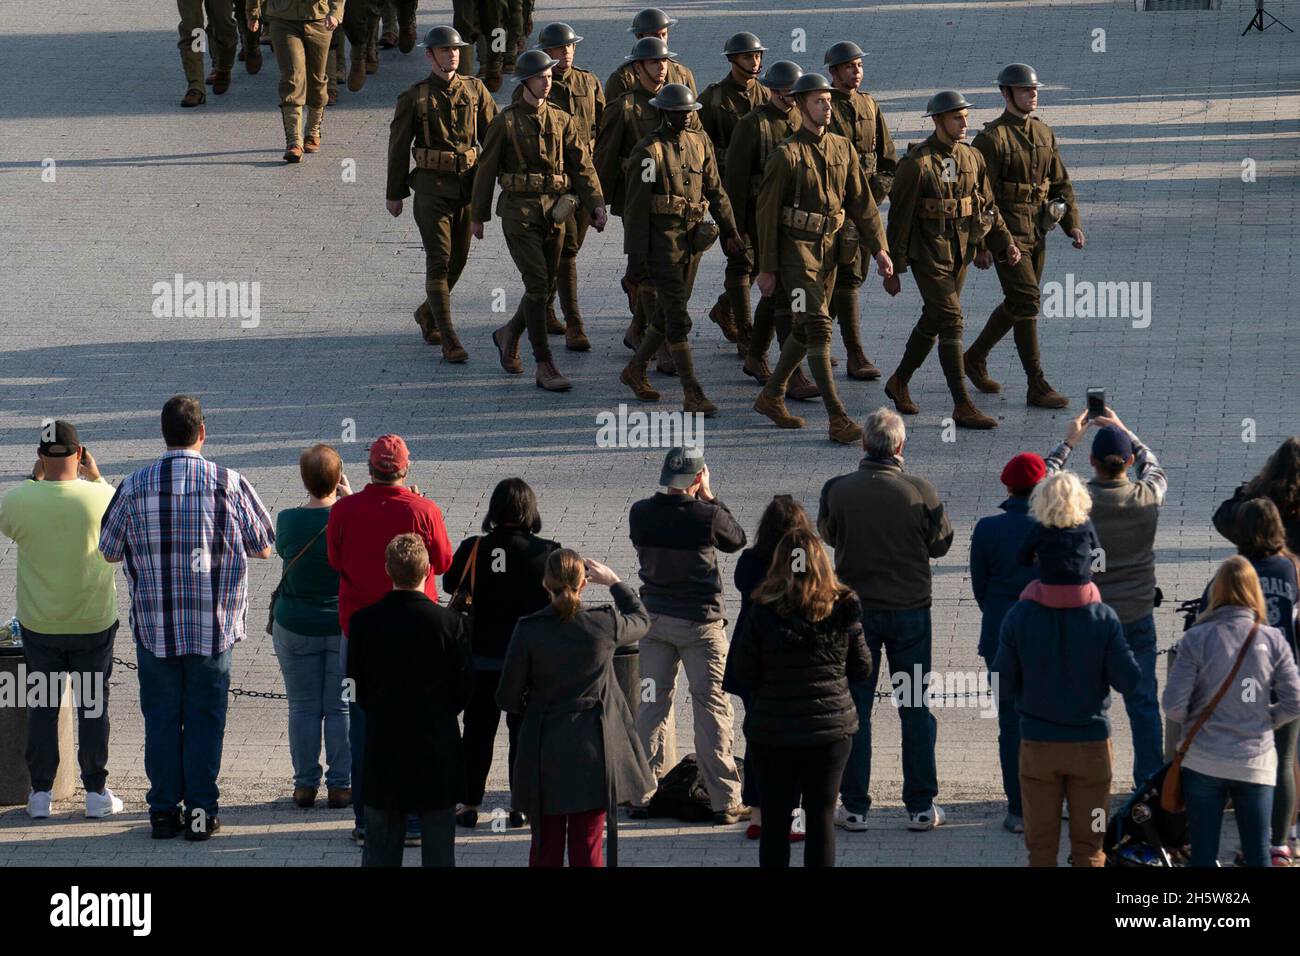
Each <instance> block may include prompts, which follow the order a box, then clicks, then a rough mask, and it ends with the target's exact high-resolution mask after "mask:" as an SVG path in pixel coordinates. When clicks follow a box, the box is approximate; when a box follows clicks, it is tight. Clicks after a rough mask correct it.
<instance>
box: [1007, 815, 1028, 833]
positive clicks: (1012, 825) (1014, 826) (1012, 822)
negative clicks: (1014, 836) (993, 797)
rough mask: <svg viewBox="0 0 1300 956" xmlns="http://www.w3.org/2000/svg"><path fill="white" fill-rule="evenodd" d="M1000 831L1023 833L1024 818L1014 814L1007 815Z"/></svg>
mask: <svg viewBox="0 0 1300 956" xmlns="http://www.w3.org/2000/svg"><path fill="white" fill-rule="evenodd" d="M1002 829H1004V830H1006V831H1007V832H1008V833H1024V832H1025V818H1024V817H1022V816H1018V815H1017V814H1014V813H1008V814H1007V816H1006V819H1004V820H1003V821H1002Z"/></svg>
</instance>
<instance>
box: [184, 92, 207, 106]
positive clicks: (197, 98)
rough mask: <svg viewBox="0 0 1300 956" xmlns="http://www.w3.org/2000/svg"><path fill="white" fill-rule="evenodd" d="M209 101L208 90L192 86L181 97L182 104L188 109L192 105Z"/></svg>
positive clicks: (199, 104) (200, 104)
mask: <svg viewBox="0 0 1300 956" xmlns="http://www.w3.org/2000/svg"><path fill="white" fill-rule="evenodd" d="M207 101H208V94H207V93H206V92H204V91H203V90H196V89H194V88H193V87H190V89H188V90H186V91H185V95H184V96H182V97H181V106H184V107H185V108H186V109H188V108H190V107H192V106H202V105H203V104H204V103H206V102H207Z"/></svg>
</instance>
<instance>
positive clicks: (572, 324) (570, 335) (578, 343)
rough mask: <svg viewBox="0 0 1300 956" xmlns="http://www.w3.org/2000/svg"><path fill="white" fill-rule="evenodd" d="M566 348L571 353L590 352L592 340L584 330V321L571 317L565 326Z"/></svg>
mask: <svg viewBox="0 0 1300 956" xmlns="http://www.w3.org/2000/svg"><path fill="white" fill-rule="evenodd" d="M564 347H565V348H566V349H568V350H569V351H570V352H590V351H591V340H590V339H588V338H587V333H586V332H584V331H583V330H582V319H579V318H576V317H571V318H569V320H568V321H567V322H566V323H565V325H564Z"/></svg>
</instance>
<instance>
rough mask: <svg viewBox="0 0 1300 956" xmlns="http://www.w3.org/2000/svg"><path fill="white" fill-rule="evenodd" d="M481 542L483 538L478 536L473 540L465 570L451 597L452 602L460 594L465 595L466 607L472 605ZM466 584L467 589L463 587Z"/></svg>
mask: <svg viewBox="0 0 1300 956" xmlns="http://www.w3.org/2000/svg"><path fill="white" fill-rule="evenodd" d="M482 540H483V536H482V535H479V536H478V537H477V538H475V539H474V543H473V544H472V545H470V549H469V558H468V559H467V560H466V562H465V570H464V571H462V572H461V575H460V584H459V585H457V587H456V593H455V595H453V600H454V599H455V598H458V597H460V596H461V595H462V594H463V595H465V601H464V603H465V604H467V605H468V604H473V603H474V584H475V582H476V581H477V580H478V543H479V542H480V541H482ZM466 572H468V573H466ZM466 582H468V583H469V587H468V588H466V587H465V584H466Z"/></svg>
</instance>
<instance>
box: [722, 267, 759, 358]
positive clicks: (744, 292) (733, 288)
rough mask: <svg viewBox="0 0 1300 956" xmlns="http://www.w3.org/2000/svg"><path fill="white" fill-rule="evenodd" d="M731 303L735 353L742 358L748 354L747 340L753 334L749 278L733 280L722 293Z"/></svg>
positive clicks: (748, 340)
mask: <svg viewBox="0 0 1300 956" xmlns="http://www.w3.org/2000/svg"><path fill="white" fill-rule="evenodd" d="M723 294H724V295H725V296H726V297H727V301H728V303H730V305H731V319H732V321H733V322H734V323H735V324H736V353H737V354H738V355H739V356H740V357H741V358H744V357H745V356H746V355H748V354H749V342H750V339H751V338H753V335H754V323H753V322H752V321H751V315H752V313H751V311H750V307H749V280H748V278H747V277H746V278H745V279H744V280H741V281H739V282H733V283H732V285H730V286H728V287H727V289H726V290H725V292H724V293H723Z"/></svg>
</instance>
